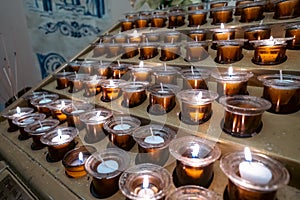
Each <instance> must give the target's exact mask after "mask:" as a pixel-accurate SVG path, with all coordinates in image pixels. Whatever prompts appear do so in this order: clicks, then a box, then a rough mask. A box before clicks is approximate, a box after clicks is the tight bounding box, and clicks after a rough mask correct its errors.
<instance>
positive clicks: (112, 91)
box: [101, 79, 125, 102]
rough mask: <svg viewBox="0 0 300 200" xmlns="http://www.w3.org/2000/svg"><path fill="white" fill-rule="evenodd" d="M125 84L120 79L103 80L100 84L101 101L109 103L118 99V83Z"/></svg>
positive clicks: (119, 92)
mask: <svg viewBox="0 0 300 200" xmlns="http://www.w3.org/2000/svg"><path fill="white" fill-rule="evenodd" d="M123 82H125V81H124V80H122V79H109V80H105V81H103V82H102V84H101V88H102V96H101V101H104V102H110V101H113V100H115V99H117V98H119V97H120V96H121V94H122V92H121V88H120V83H123Z"/></svg>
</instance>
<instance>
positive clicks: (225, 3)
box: [209, 1, 228, 18]
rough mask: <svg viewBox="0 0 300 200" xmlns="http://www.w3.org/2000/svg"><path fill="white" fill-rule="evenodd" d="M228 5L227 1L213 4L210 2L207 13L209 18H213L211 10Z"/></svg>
mask: <svg viewBox="0 0 300 200" xmlns="http://www.w3.org/2000/svg"><path fill="white" fill-rule="evenodd" d="M227 5H228V2H227V1H215V2H210V3H209V8H210V10H211V11H210V13H209V18H213V14H214V12H213V11H212V9H215V8H219V7H225V6H227Z"/></svg>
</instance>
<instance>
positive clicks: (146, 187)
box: [137, 175, 154, 198]
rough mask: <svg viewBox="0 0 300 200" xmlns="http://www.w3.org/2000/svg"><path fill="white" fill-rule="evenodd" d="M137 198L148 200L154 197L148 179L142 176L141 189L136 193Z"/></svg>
mask: <svg viewBox="0 0 300 200" xmlns="http://www.w3.org/2000/svg"><path fill="white" fill-rule="evenodd" d="M137 195H138V197H143V198H147V197H148V198H149V197H152V196H154V191H153V190H151V189H150V184H149V177H148V176H147V175H145V176H144V179H143V185H142V189H141V190H140V191H139V192H138V194H137Z"/></svg>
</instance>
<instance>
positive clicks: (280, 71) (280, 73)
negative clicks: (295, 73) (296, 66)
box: [279, 69, 283, 81]
mask: <svg viewBox="0 0 300 200" xmlns="http://www.w3.org/2000/svg"><path fill="white" fill-rule="evenodd" d="M279 76H280V81H283V77H282V69H281V70H279Z"/></svg>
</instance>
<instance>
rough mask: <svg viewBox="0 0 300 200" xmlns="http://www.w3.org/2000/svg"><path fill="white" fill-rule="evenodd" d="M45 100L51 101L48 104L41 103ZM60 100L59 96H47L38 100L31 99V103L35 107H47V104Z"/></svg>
mask: <svg viewBox="0 0 300 200" xmlns="http://www.w3.org/2000/svg"><path fill="white" fill-rule="evenodd" d="M44 98H45V99H50V100H51V101H50V102H46V103H40V101H41V100H42V99H44ZM58 98H59V96H58V94H45V95H42V96H39V97H37V98H34V99H31V100H30V103H31V104H32V105H34V106H46V105H47V104H49V103H51V102H53V101H55V100H57V99H58ZM38 100H39V101H38Z"/></svg>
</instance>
